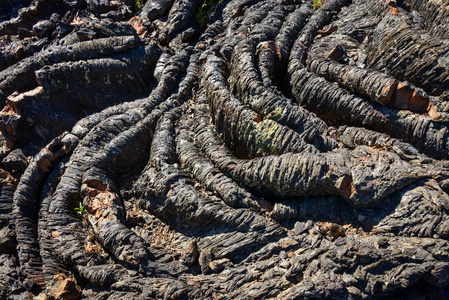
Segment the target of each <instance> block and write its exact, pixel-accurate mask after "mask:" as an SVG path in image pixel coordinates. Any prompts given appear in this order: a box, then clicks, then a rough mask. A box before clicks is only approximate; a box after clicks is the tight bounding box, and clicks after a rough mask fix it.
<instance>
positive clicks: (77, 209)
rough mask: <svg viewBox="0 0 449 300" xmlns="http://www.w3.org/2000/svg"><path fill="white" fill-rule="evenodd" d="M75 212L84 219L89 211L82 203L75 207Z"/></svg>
mask: <svg viewBox="0 0 449 300" xmlns="http://www.w3.org/2000/svg"><path fill="white" fill-rule="evenodd" d="M75 212H76V214H77V215H79V216H82V217H84V216H85V215H87V210H86V209H85V208H84V205H83V203H81V202H80V204H79V206H78V207H75Z"/></svg>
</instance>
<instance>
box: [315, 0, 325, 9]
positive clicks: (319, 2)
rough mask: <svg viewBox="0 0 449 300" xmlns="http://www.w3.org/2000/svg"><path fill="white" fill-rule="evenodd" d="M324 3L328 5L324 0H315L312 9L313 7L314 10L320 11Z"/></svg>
mask: <svg viewBox="0 0 449 300" xmlns="http://www.w3.org/2000/svg"><path fill="white" fill-rule="evenodd" d="M324 3H326V1H323V0H313V5H312V7H313V8H314V9H318V8H320V7H321V6H323V4H324Z"/></svg>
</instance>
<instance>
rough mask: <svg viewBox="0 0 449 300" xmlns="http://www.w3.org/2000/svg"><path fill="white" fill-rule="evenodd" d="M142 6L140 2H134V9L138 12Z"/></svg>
mask: <svg viewBox="0 0 449 300" xmlns="http://www.w3.org/2000/svg"><path fill="white" fill-rule="evenodd" d="M141 6H142V3H141V0H136V2H135V3H134V9H135V10H138V9H139V8H140V7H141Z"/></svg>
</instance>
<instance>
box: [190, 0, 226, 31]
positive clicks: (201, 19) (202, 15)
mask: <svg viewBox="0 0 449 300" xmlns="http://www.w3.org/2000/svg"><path fill="white" fill-rule="evenodd" d="M223 1H224V0H204V2H203V4H201V6H200V9H199V10H198V13H197V14H196V22H197V23H198V25H200V26H203V25H204V24H206V20H207V18H209V17H210V15H211V14H212V9H213V8H214V7H215V6H216V5H219V4H222V3H223Z"/></svg>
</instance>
